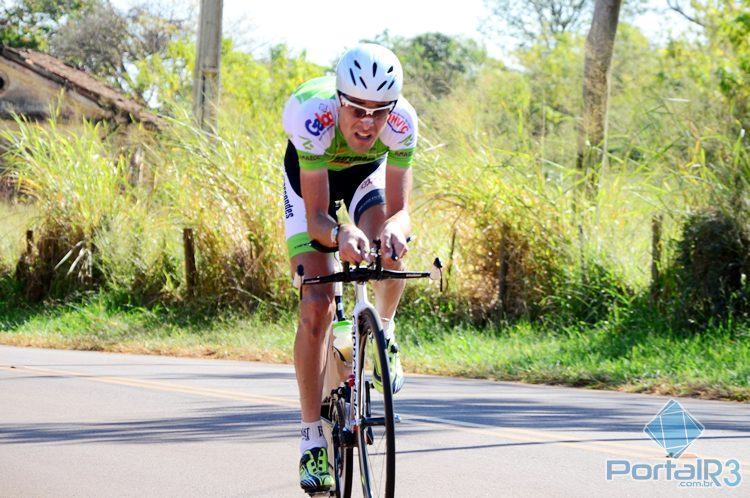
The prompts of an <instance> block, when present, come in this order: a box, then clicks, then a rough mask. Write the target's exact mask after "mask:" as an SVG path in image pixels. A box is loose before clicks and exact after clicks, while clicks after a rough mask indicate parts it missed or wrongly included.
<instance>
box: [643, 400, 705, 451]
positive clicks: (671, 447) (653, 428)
mask: <svg viewBox="0 0 750 498" xmlns="http://www.w3.org/2000/svg"><path fill="white" fill-rule="evenodd" d="M703 429H704V427H703V424H701V423H700V422H698V421H697V420H696V419H695V418H694V417H693V416H692V415H690V413H688V411H687V410H685V408H683V406H682V405H681V404H679V403H678V402H677V401H675V400H673V399H670V400H669V401H668V402H667V404H666V405H664V408H662V409H661V410H660V411H659V413H657V414H656V416H655V417H654V418H653V419H652V420H651V422H649V423H648V424H646V426H645V427H644V428H643V432H645V433H646V434H648V437H650V438H651V439H652V440H653V441H654V442H655V443H656V444H658V445H659V446H661V447H662V448H664V449H665V450H666V452H667V456H669V457H671V458H679V456H680V455H682V453H683V452H684V451H685V450H686V449H687V447H688V446H690V444H691V443H692V442H693V441H695V440H696V439H698V438H699V437H700V436H701V434H703Z"/></svg>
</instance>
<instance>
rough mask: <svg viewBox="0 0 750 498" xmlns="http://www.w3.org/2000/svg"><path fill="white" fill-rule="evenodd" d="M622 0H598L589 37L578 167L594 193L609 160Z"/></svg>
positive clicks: (586, 50)
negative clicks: (611, 97)
mask: <svg viewBox="0 0 750 498" xmlns="http://www.w3.org/2000/svg"><path fill="white" fill-rule="evenodd" d="M620 4H621V0H596V4H595V6H594V17H593V20H592V22H591V29H590V30H589V34H588V37H587V38H586V49H585V59H584V69H583V72H584V75H583V117H582V123H581V128H580V132H579V135H578V158H577V161H576V166H577V168H578V170H579V171H581V172H582V173H584V174H585V175H586V185H587V186H588V191H589V193H590V194H594V193H595V192H596V185H597V183H598V169H599V166H600V165H601V163H602V161H603V160H604V159H605V155H604V151H605V150H606V130H607V99H608V97H609V75H610V66H611V63H612V52H613V50H614V45H615V35H616V34H617V23H618V20H619V15H620Z"/></svg>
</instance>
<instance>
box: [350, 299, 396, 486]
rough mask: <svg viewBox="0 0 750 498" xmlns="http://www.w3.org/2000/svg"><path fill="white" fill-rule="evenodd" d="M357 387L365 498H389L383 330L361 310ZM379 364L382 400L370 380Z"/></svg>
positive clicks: (391, 440)
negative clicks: (375, 364)
mask: <svg viewBox="0 0 750 498" xmlns="http://www.w3.org/2000/svg"><path fill="white" fill-rule="evenodd" d="M358 327H359V337H360V343H359V352H358V354H359V356H360V361H359V369H360V370H359V386H357V387H358V389H357V396H358V398H359V399H358V401H359V403H358V406H359V413H357V418H358V419H359V420H360V426H359V430H358V431H357V444H358V454H359V470H360V477H361V480H362V492H363V493H364V496H365V498H380V497H386V498H392V497H393V495H394V492H395V487H396V437H395V433H394V429H395V427H394V425H395V424H394V418H393V395H392V393H391V377H390V371H389V369H388V355H387V354H386V343H385V337H384V335H383V327H382V325H381V322H380V318H379V317H378V316H377V313H376V312H375V311H374V310H372V309H365V310H363V311H362V312H361V313H360V314H359V318H358ZM375 361H377V362H379V364H380V366H381V367H382V368H380V372H381V380H382V382H383V394H382V396H381V395H380V394H379V393H377V392H376V391H375V389H374V387H373V384H372V382H371V380H370V375H371V372H372V369H373V366H374V362H375Z"/></svg>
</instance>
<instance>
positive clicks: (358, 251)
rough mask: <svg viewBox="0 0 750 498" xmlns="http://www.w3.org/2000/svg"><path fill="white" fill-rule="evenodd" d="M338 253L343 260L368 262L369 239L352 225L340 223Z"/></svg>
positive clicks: (357, 262)
mask: <svg viewBox="0 0 750 498" xmlns="http://www.w3.org/2000/svg"><path fill="white" fill-rule="evenodd" d="M338 241H339V255H340V256H341V259H342V260H343V261H348V262H350V263H354V264H355V265H358V264H360V263H361V262H363V261H366V262H368V263H369V262H370V241H369V240H367V236H366V235H365V233H364V232H363V231H362V230H360V229H359V228H357V227H355V226H354V225H341V228H340V229H339V237H338Z"/></svg>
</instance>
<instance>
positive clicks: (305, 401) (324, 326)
mask: <svg viewBox="0 0 750 498" xmlns="http://www.w3.org/2000/svg"><path fill="white" fill-rule="evenodd" d="M298 265H303V266H304V268H305V274H306V275H308V276H313V275H327V274H329V273H331V272H333V271H334V265H333V256H332V255H331V254H324V253H320V252H305V253H302V254H298V255H296V256H294V257H293V258H292V265H291V266H292V271H293V272H294V271H296V268H297V266H298ZM332 320H333V284H328V285H313V286H304V287H303V288H302V299H301V300H300V305H299V324H298V326H297V336H296V338H295V340H294V367H295V371H296V374H297V384H298V386H299V393H300V405H301V408H302V420H303V421H304V422H311V421H314V420H318V419H319V418H320V400H321V395H322V389H323V368H324V366H325V361H324V359H325V343H326V333H327V332H328V328H329V327H330V325H331V321H332Z"/></svg>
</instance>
